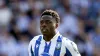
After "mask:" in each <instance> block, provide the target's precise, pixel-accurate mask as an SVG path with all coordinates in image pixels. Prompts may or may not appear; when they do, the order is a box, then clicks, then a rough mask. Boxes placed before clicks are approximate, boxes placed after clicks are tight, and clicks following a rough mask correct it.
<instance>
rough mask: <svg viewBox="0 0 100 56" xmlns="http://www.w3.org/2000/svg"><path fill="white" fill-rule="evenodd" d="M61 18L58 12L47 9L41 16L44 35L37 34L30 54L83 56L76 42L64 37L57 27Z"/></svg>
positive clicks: (30, 55)
mask: <svg viewBox="0 0 100 56" xmlns="http://www.w3.org/2000/svg"><path fill="white" fill-rule="evenodd" d="M59 23H60V18H59V15H58V13H57V12H55V11H53V10H45V11H44V12H43V13H42V15H41V18H40V30H41V33H42V34H43V35H38V36H35V37H34V38H33V39H32V40H31V41H30V44H29V48H28V51H29V56H81V55H80V53H79V52H78V49H77V46H76V44H75V43H74V42H72V41H70V40H69V39H67V38H65V37H63V36H62V35H61V34H60V33H59V32H58V31H57V30H56V29H57V27H58V26H59Z"/></svg>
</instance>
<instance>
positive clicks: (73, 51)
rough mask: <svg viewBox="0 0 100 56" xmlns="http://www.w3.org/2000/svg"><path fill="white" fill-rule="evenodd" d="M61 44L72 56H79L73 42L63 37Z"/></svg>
mask: <svg viewBox="0 0 100 56" xmlns="http://www.w3.org/2000/svg"><path fill="white" fill-rule="evenodd" d="M63 43H64V45H65V48H66V49H67V50H69V52H70V53H71V54H72V56H81V55H80V53H79V51H78V48H77V45H76V44H75V43H74V42H73V41H71V40H69V39H68V38H66V37H63Z"/></svg>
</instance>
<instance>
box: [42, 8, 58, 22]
mask: <svg viewBox="0 0 100 56" xmlns="http://www.w3.org/2000/svg"><path fill="white" fill-rule="evenodd" d="M44 15H50V16H52V17H54V18H55V20H56V23H59V22H60V17H59V15H58V13H57V12H56V11H54V10H45V11H44V12H43V13H42V15H41V17H42V16H44Z"/></svg>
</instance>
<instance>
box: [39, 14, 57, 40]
mask: <svg viewBox="0 0 100 56" xmlns="http://www.w3.org/2000/svg"><path fill="white" fill-rule="evenodd" d="M57 27H58V23H56V20H55V18H53V17H52V16H50V15H43V16H42V17H41V19H40V30H41V33H42V34H43V39H44V40H45V41H50V40H51V39H52V38H53V36H54V35H55V34H56V31H55V29H56V28H57Z"/></svg>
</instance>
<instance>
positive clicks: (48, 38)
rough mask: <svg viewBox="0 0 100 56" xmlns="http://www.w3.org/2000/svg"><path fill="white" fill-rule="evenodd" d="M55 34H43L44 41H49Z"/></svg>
mask: <svg viewBox="0 0 100 56" xmlns="http://www.w3.org/2000/svg"><path fill="white" fill-rule="evenodd" d="M54 35H55V34H52V35H48V36H43V39H44V40H45V41H46V42H49V41H51V39H52V38H53V37H54Z"/></svg>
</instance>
